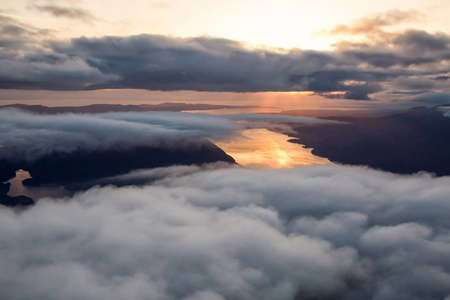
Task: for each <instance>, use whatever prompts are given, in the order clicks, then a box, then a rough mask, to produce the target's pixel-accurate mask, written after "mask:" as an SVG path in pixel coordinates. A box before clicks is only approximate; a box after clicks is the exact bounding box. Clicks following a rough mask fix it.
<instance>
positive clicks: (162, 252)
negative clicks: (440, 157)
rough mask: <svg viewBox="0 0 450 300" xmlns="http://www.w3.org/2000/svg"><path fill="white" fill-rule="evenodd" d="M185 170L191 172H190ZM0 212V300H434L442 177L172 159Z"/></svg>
mask: <svg viewBox="0 0 450 300" xmlns="http://www.w3.org/2000/svg"><path fill="white" fill-rule="evenodd" d="M190 173H191V174H190ZM158 174H159V175H161V174H166V175H170V174H173V175H174V177H170V178H166V179H163V180H162V181H159V182H158V183H156V184H154V185H152V186H143V187H139V188H138V187H127V188H120V189H119V188H113V187H105V188H94V189H91V190H89V191H87V192H85V193H79V194H77V195H75V196H74V197H73V198H72V199H70V200H69V199H66V200H64V201H62V200H58V201H54V200H51V199H44V200H41V201H39V202H38V203H37V205H35V206H34V207H33V208H31V209H28V210H26V211H23V212H14V211H11V210H7V209H0V215H1V218H0V239H1V240H2V247H0V267H1V269H2V270H3V272H1V273H0V294H1V295H2V299H7V300H15V299H28V298H31V297H32V298H33V299H37V300H39V299H68V300H71V299H88V300H89V299H98V300H102V299H108V300H114V299H131V300H138V299H208V300H209V299H237V300H240V299H280V300H284V299H348V300H351V299H377V300H384V299H386V300H388V299H398V300H419V299H430V300H431V299H440V300H442V299H444V298H446V297H448V296H449V295H450V264H449V262H450V256H449V255H450V239H449V235H448V233H449V227H450V222H449V219H448V213H447V212H448V211H449V209H450V201H449V200H448V194H449V192H450V181H449V180H450V178H449V177H440V178H434V177H432V176H430V175H427V174H417V175H413V176H398V175H393V174H389V173H383V172H379V171H373V170H369V169H366V168H359V167H343V166H318V167H306V168H300V169H284V170H265V171H251V170H244V169H226V170H223V169H222V170H211V168H210V169H209V170H206V169H205V170H203V171H201V170H199V168H198V167H179V168H177V167H172V168H169V169H167V170H164V169H161V170H157V171H151V170H150V171H140V173H136V172H135V173H133V174H130V175H129V178H124V179H127V180H129V179H130V178H132V179H133V178H134V179H136V178H143V177H145V176H148V177H149V178H153V177H154V176H159V175H158Z"/></svg>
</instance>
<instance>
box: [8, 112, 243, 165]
mask: <svg viewBox="0 0 450 300" xmlns="http://www.w3.org/2000/svg"><path fill="white" fill-rule="evenodd" d="M0 119H1V120H2V122H1V124H0V145H2V146H3V147H2V148H0V158H4V159H7V160H21V159H26V160H34V159H36V158H39V157H41V156H44V155H47V154H51V153H53V152H59V153H72V152H75V151H77V150H84V151H96V150H107V149H113V148H117V149H130V148H133V147H139V146H149V147H162V148H171V147H176V148H180V147H184V146H189V145H190V146H192V145H195V144H196V143H198V144H201V143H202V141H203V140H204V139H205V138H216V139H218V138H221V137H224V136H227V135H231V134H233V131H235V130H237V129H239V128H240V127H241V125H238V124H236V123H235V122H234V121H232V120H227V119H224V118H220V117H216V116H212V115H197V114H189V113H171V112H157V113H155V112H145V113H105V114H87V115H83V114H78V115H75V114H62V115H37V114H31V113H26V112H23V111H20V110H14V109H3V110H0Z"/></svg>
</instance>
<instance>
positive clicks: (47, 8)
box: [30, 4, 97, 22]
mask: <svg viewBox="0 0 450 300" xmlns="http://www.w3.org/2000/svg"><path fill="white" fill-rule="evenodd" d="M30 8H31V9H35V10H37V11H40V12H45V13H49V14H51V15H53V16H55V17H65V18H69V19H78V20H83V21H86V22H92V21H95V20H97V18H96V17H95V16H94V15H93V14H92V13H91V12H89V11H88V10H86V9H83V8H79V7H66V6H60V5H56V4H45V5H33V6H31V7H30Z"/></svg>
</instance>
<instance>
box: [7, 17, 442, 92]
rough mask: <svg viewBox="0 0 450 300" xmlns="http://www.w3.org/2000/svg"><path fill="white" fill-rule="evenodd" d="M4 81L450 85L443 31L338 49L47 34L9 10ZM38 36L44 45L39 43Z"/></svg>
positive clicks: (212, 86)
mask: <svg viewBox="0 0 450 300" xmlns="http://www.w3.org/2000/svg"><path fill="white" fill-rule="evenodd" d="M0 22H1V23H0V30H1V31H2V32H3V33H4V35H3V36H2V38H1V39H0V45H2V48H0V62H1V64H2V70H0V88H4V89H47V90H90V89H102V88H111V89H120V88H137V89H149V90H196V91H230V92H261V91H312V92H315V93H317V94H321V95H324V96H326V97H330V98H347V99H360V100H368V99H370V98H371V97H370V95H371V94H375V93H380V92H384V93H388V94H396V93H397V94H398V92H405V91H404V90H401V89H400V87H398V86H396V80H402V81H407V80H409V79H411V78H412V79H416V78H421V79H422V80H425V81H428V82H430V84H429V86H428V87H427V88H425V89H424V88H422V87H421V86H418V87H415V86H412V87H410V90H412V91H414V92H416V93H425V92H446V91H448V90H449V87H448V84H449V83H448V81H446V80H435V79H436V78H446V76H449V71H450V66H449V65H448V62H447V61H448V59H449V57H450V50H449V40H450V39H449V36H448V35H446V34H443V33H427V32H425V31H419V30H408V31H405V32H402V33H396V34H391V35H390V36H389V38H386V37H385V38H384V39H382V40H381V41H377V43H374V44H355V43H350V42H345V43H344V42H341V43H340V44H338V45H337V48H336V50H334V51H309V50H300V49H291V50H285V51H281V52H280V51H278V52H277V51H275V50H271V49H255V48H248V47H246V45H245V44H243V43H240V42H236V41H232V40H226V39H220V38H213V37H197V38H176V37H169V36H162V35H147V34H143V35H136V36H128V37H114V36H109V37H101V38H86V37H81V38H75V39H72V40H71V41H58V40H55V39H52V38H51V36H49V37H48V39H47V40H46V41H45V42H43V41H42V38H40V39H38V38H37V36H33V35H32V33H33V32H36V31H37V29H36V28H35V29H32V28H31V29H30V28H27V26H26V25H24V24H22V23H18V22H16V21H15V20H13V19H11V18H7V17H2V18H1V19H0ZM36 43H38V44H40V46H39V47H38V46H36Z"/></svg>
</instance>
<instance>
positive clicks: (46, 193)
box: [7, 169, 71, 201]
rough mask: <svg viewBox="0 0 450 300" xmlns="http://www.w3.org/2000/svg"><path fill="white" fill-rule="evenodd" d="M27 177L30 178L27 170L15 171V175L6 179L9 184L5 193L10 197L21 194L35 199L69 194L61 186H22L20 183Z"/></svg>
mask: <svg viewBox="0 0 450 300" xmlns="http://www.w3.org/2000/svg"><path fill="white" fill-rule="evenodd" d="M28 178H31V176H30V173H28V171H24V170H22V169H20V170H18V171H16V177H14V178H11V179H10V180H8V181H7V182H9V183H10V184H11V185H10V188H9V192H8V194H7V195H8V196H10V197H16V196H22V195H23V196H27V197H30V198H31V199H33V200H35V201H37V200H39V199H40V198H44V197H64V196H67V195H70V194H71V193H70V192H68V191H67V190H65V189H64V187H62V186H58V187H27V186H24V185H23V184H22V181H24V180H25V179H28Z"/></svg>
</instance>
